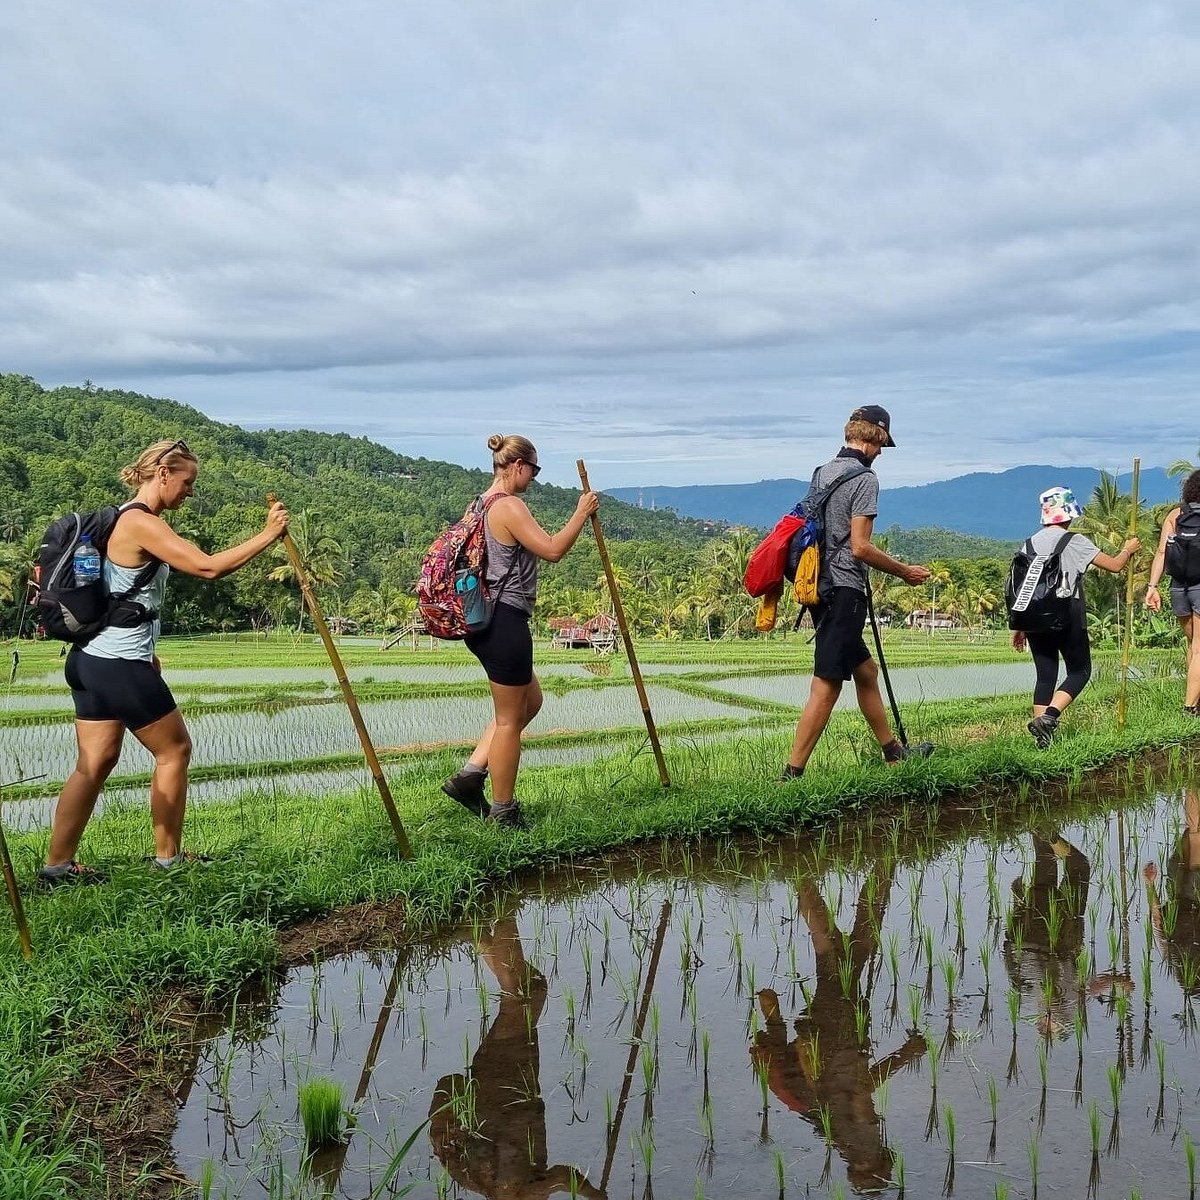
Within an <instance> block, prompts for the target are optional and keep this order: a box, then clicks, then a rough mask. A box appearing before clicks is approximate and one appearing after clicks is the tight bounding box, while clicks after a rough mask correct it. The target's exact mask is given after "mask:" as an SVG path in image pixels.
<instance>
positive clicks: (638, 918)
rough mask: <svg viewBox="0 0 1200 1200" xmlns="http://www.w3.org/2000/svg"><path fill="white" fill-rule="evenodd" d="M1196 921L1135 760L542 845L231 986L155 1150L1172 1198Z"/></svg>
mask: <svg viewBox="0 0 1200 1200" xmlns="http://www.w3.org/2000/svg"><path fill="white" fill-rule="evenodd" d="M1198 939H1200V801H1198V795H1197V790H1196V786H1195V781H1189V780H1188V779H1186V778H1185V779H1177V780H1172V781H1171V782H1170V783H1166V782H1162V781H1156V780H1155V779H1153V778H1150V777H1149V776H1148V774H1145V775H1144V774H1143V772H1142V768H1141V767H1138V768H1136V770H1134V769H1130V770H1129V771H1122V772H1120V773H1114V774H1110V775H1108V776H1107V777H1106V781H1105V782H1104V784H1103V785H1102V786H1101V785H1099V784H1093V783H1091V782H1085V784H1084V789H1083V790H1076V791H1075V792H1074V793H1072V792H1071V791H1070V790H1068V792H1066V793H1063V794H1056V795H1054V796H1051V797H1049V798H1047V799H1046V800H1044V801H1034V802H1032V803H1029V804H1021V803H1018V802H1017V801H1016V800H1015V799H1014V800H1013V801H1012V802H1011V803H1009V802H1007V801H1001V802H999V803H996V802H994V801H993V802H989V803H987V804H961V805H946V806H943V807H937V806H928V807H926V806H916V807H908V808H905V809H903V810H897V811H895V812H892V813H888V814H882V813H880V814H874V815H868V814H859V815H856V816H854V817H852V818H848V819H847V820H846V821H845V822H844V824H843V825H842V826H841V827H840V828H839V829H836V830H834V829H830V830H827V831H826V832H824V833H822V832H820V831H818V832H815V833H811V834H808V835H806V836H805V837H799V838H794V839H791V838H789V839H778V840H770V841H761V840H756V841H751V842H746V841H740V842H726V843H723V844H721V845H719V846H716V847H712V848H708V849H704V850H701V849H699V848H696V847H692V848H688V847H679V846H670V847H663V848H661V849H656V850H654V851H652V852H647V853H644V854H643V855H641V856H640V857H638V858H632V859H630V858H626V859H624V860H622V861H621V862H619V863H599V862H591V863H586V864H582V865H577V866H574V867H566V868H562V869H560V870H559V871H557V872H555V873H547V874H545V875H542V876H539V877H537V878H534V879H531V880H528V881H525V885H524V886H523V887H522V889H521V890H520V891H519V892H517V893H514V894H511V895H505V896H502V897H499V898H497V899H496V901H495V902H494V904H493V905H492V907H491V908H490V909H489V910H487V911H486V912H484V913H483V914H481V915H480V916H479V918H478V919H476V920H475V921H474V922H473V923H472V925H471V926H469V927H464V928H462V929H460V930H458V931H457V932H456V933H454V934H453V935H452V936H449V937H447V938H445V939H444V940H441V941H438V942H435V943H431V944H423V945H418V946H413V947H408V948H405V949H403V950H399V951H397V950H388V951H380V952H375V953H364V954H359V955H350V956H344V957H339V958H333V959H330V960H328V961H325V962H322V963H318V964H315V965H306V966H302V967H298V968H295V969H293V970H290V971H288V972H287V973H286V975H284V976H282V977H281V978H279V979H278V980H276V981H274V982H273V983H272V984H271V986H269V987H268V988H266V989H265V990H264V989H262V988H260V989H259V990H257V991H256V992H253V993H251V992H247V993H246V994H244V995H243V996H242V997H241V998H240V999H239V1001H238V1003H237V1005H236V1008H235V1009H234V1011H233V1012H232V1013H228V1014H225V1015H224V1016H223V1017H222V1018H221V1019H220V1020H219V1021H218V1022H217V1024H216V1026H215V1027H214V1029H213V1030H212V1031H211V1032H212V1036H211V1037H210V1038H209V1039H208V1040H205V1041H203V1042H201V1043H199V1044H198V1046H197V1050H196V1060H195V1070H194V1074H193V1075H192V1076H191V1077H190V1078H189V1079H188V1081H187V1083H186V1085H185V1088H184V1090H183V1094H182V1096H181V1108H180V1114H179V1124H178V1130H177V1135H176V1138H175V1153H176V1159H177V1163H178V1166H179V1168H180V1169H181V1170H183V1171H185V1172H186V1173H187V1174H188V1175H190V1176H191V1177H193V1178H199V1179H201V1180H202V1181H205V1183H206V1187H207V1189H208V1190H207V1192H206V1193H205V1194H208V1195H213V1196H222V1195H224V1196H227V1197H233V1196H245V1197H268V1196H277V1195H278V1196H282V1195H294V1194H303V1195H307V1194H312V1195H321V1194H327V1195H331V1196H336V1197H364V1196H368V1195H393V1194H395V1195H399V1194H408V1195H413V1196H421V1197H438V1196H453V1197H475V1196H484V1197H501V1196H503V1197H514V1198H515V1197H535V1196H536V1197H547V1196H550V1195H562V1196H568V1195H574V1196H587V1197H598V1196H611V1197H631V1198H642V1200H649V1198H651V1197H655V1196H657V1197H659V1200H677V1198H688V1197H700V1196H707V1197H718V1196H731V1197H736V1198H738V1200H744V1198H748V1197H779V1196H784V1197H801V1196H806V1197H807V1196H819V1197H836V1196H842V1197H846V1196H850V1195H860V1194H861V1195H865V1194H879V1193H889V1194H893V1195H900V1194H904V1195H907V1196H915V1197H928V1196H937V1195H947V1196H956V1197H962V1198H964V1200H966V1198H985V1197H986V1198H988V1200H992V1198H995V1197H999V1196H1012V1197H1016V1196H1022V1197H1026V1196H1038V1195H1041V1196H1047V1197H1050V1196H1063V1197H1080V1198H1082V1197H1093V1196H1094V1197H1097V1198H1100V1197H1121V1198H1126V1197H1130V1196H1133V1195H1143V1196H1151V1195H1153V1196H1160V1197H1165V1196H1172V1197H1176V1196H1177V1197H1184V1196H1188V1195H1189V1189H1190V1188H1192V1187H1193V1185H1194V1176H1193V1172H1194V1170H1195V1156H1194V1150H1193V1140H1192V1139H1193V1138H1194V1137H1195V1136H1196V1134H1197V1132H1198V1131H1200V1110H1198V1109H1197V1104H1196V1100H1197V1093H1198V1089H1200V1061H1198V1059H1197V1054H1196V1032H1197V1026H1196V1020H1197V1009H1196V1005H1197V1000H1198V998H1200V941H1198ZM330 1085H332V1087H333V1089H334V1090H335V1093H336V1096H337V1098H335V1100H334V1102H333V1104H332V1107H331V1112H332V1113H333V1114H334V1127H335V1128H334V1130H333V1132H334V1134H335V1135H337V1134H338V1133H339V1132H340V1136H335V1137H334V1140H333V1141H332V1143H331V1144H328V1145H326V1146H325V1147H324V1148H322V1149H312V1150H311V1151H310V1149H308V1148H307V1146H308V1144H307V1141H306V1134H305V1122H308V1123H309V1124H310V1126H311V1125H312V1124H313V1122H314V1121H315V1120H316V1115H317V1111H318V1107H319V1106H318V1103H317V1102H318V1099H319V1091H320V1088H321V1087H322V1086H325V1087H326V1088H327V1089H328V1087H329V1086H330ZM342 1110H346V1111H348V1112H349V1113H350V1114H351V1115H350V1117H349V1123H348V1124H347V1119H346V1117H345V1116H344V1115H342ZM410 1138H412V1142H411V1145H410V1146H409V1147H408V1148H407V1150H405V1144H406V1143H407V1142H408V1141H409V1139H410ZM297 1181H299V1182H297ZM405 1187H410V1188H411V1190H410V1191H408V1192H407V1193H406V1192H404V1188H405Z"/></svg>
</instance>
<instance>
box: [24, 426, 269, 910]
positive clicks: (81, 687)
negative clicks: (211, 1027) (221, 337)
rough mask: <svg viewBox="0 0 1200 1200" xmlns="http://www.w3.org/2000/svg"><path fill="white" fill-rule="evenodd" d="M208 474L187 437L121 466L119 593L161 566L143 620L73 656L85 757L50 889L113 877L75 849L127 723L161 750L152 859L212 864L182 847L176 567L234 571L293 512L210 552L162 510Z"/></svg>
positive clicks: (108, 565)
mask: <svg viewBox="0 0 1200 1200" xmlns="http://www.w3.org/2000/svg"><path fill="white" fill-rule="evenodd" d="M198 470H199V463H198V462H197V459H196V456H195V454H193V453H192V451H191V450H189V449H188V445H187V443H186V442H184V441H174V442H172V441H168V440H165V439H164V440H163V441H160V442H155V443H154V445H152V446H148V447H147V448H146V449H145V450H143V451H142V453H141V454H139V455H138V457H137V459H136V460H135V461H134V462H132V463H130V464H129V466H127V467H125V469H124V470H123V471H122V472H121V482H122V483H124V484H125V486H126V487H127V488H128V489H129V490H130V491H131V492H133V493H134V497H133V499H132V500H131V501H129V502H128V503H127V504H125V505H124V506H123V507H122V510H121V513H120V516H119V517H118V519H117V523H116V525H115V526H113V530H112V533H111V535H110V536H109V540H108V549H107V553H106V555H105V558H104V582H105V584H106V586H107V588H108V590H109V592H110V593H117V592H125V591H128V589H129V588H131V587H133V586H134V583H135V580H136V579H137V577H138V576H139V574H141V573H142V572H143V571H144V570H145V568H146V567H148V566H149V565H150V564H151V563H153V562H157V563H158V564H159V567H158V570H157V571H155V572H154V574H153V576H152V577H151V578H150V580H149V581H148V582H147V583H145V584H144V586H143V587H141V589H140V590H138V591H136V592H134V593H133V594H132V595H131V596H130V597H129V599H130V600H131V601H133V602H136V603H138V604H140V605H142V606H143V608H145V610H146V620H145V621H144V622H143V623H142V624H140V625H133V626H128V627H121V628H116V627H114V626H108V627H107V628H105V629H102V630H101V631H100V632H99V633H98V634H97V635H96V636H95V637H93V638H92V639H91V640H90V641H88V642H87V643H85V644H83V645H77V646H74V647H72V649H71V652H70V653H69V654H68V655H67V662H66V671H65V674H66V678H67V683H68V684H69V685H70V688H71V696H72V699H73V700H74V701H75V738H76V741H77V743H78V757H77V760H76V763H75V770H74V771H73V772H72V773H71V777H70V778H69V779H68V780H67V782H66V783H65V784H64V785H63V790H62V793H61V794H60V795H59V798H58V804H57V806H56V807H55V810H54V820H53V823H52V825H51V829H50V846H49V850H48V851H47V854H46V865H45V866H44V867H42V869H41V870H40V871H38V882H39V883H40V884H41V885H42V886H44V887H56V886H58V885H59V884H65V883H101V882H103V881H104V879H105V876H104V874H103V873H102V872H100V871H97V870H95V869H93V868H91V867H85V866H83V865H82V864H81V863H79V862H76V861H75V854H76V851H77V850H78V847H79V841H80V839H81V838H82V837H83V831H84V829H85V827H86V826H87V823H88V818H89V817H91V815H92V809H93V808H94V807H95V804H96V798H97V797H98V796H99V795H100V789H101V788H102V787H103V786H104V782H105V780H106V779H107V778H108V776H109V774H110V773H111V771H112V769H113V767H115V766H116V765H117V760H118V759H119V758H120V756H121V745H122V742H123V741H124V738H125V730H126V729H128V730H130V732H132V734H133V736H134V737H136V738H137V740H138V741H139V742H141V743H142V745H143V746H145V747H146V749H147V750H149V751H150V753H151V754H152V755H154V773H153V775H152V776H151V779H150V815H151V818H152V820H153V823H154V857H153V858H152V860H151V861H152V863H153V864H154V865H155V866H156V867H159V868H162V869H163V870H170V869H171V868H173V867H176V866H179V865H180V864H181V863H184V862H188V861H203V856H202V855H195V854H186V853H184V852H183V850H182V849H181V848H180V838H181V836H182V834H183V816H184V808H185V806H186V802H187V782H188V781H187V772H188V763H189V761H190V760H191V755H192V740H191V737H190V736H189V735H188V731H187V726H186V725H184V723H183V717H182V716H181V715H180V713H179V709H178V707H177V706H176V704H175V698H174V697H173V696H172V695H171V689H170V688H169V687H167V685H166V683H165V682H164V681H163V678H162V673H161V668H160V664H159V661H158V656H157V655H156V654H155V652H154V650H155V644H156V642H157V641H158V635H159V626H160V622H159V617H158V614H159V611H160V610H161V608H162V603H163V599H164V597H165V595H166V590H167V575H168V573H169V570H170V568H172V567H174V568H175V570H177V571H182V572H183V573H184V574H185V575H195V576H196V577H197V578H200V579H221V578H222V577H223V576H225V575H229V574H230V573H231V572H233V571H236V570H238V568H239V567H244V566H245V565H246V563H248V562H249V561H250V560H251V559H252V558H255V557H257V556H258V555H259V554H261V553H262V552H263V551H264V550H266V549H267V548H268V547H269V546H271V545H272V544H273V543H274V542H275V541H277V540H278V539H279V538H280V537H282V536H283V533H284V532H285V531H286V529H287V525H288V514H287V510H286V509H285V508H284V507H283V505H282V504H275V505H272V507H271V510H270V512H269V513H268V514H267V522H266V525H265V526H264V527H263V529H262V532H261V533H257V534H255V535H254V537H252V538H250V539H249V540H248V541H245V542H242V543H241V545H238V546H232V547H230V548H229V549H228V550H222V551H221V552H220V553H218V554H205V553H204V551H203V550H201V549H200V547H199V546H197V545H195V544H194V543H192V542H189V541H186V540H185V539H184V538H181V537H180V536H179V534H177V533H176V532H175V531H174V530H173V529H172V528H171V527H170V525H168V524H167V523H166V521H164V520H163V519H162V516H161V514H162V513H163V512H165V511H167V510H168V509H177V508H179V507H181V506H182V504H183V502H184V501H185V500H186V499H187V498H188V497H189V496H190V495H191V494H192V491H193V489H194V487H195V484H196V473H197V471H198Z"/></svg>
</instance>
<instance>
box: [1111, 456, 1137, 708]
mask: <svg viewBox="0 0 1200 1200" xmlns="http://www.w3.org/2000/svg"><path fill="white" fill-rule="evenodd" d="M1141 470H1142V460H1141V459H1140V458H1135V459H1134V460H1133V503H1132V504H1131V505H1130V506H1129V536H1130V537H1137V527H1138V476H1139V475H1140V474H1141ZM1132 634H1133V555H1132V554H1131V555H1130V556H1129V562H1128V563H1127V564H1126V566H1125V631H1124V636H1123V637H1122V638H1121V690H1120V692H1119V693H1118V695H1117V728H1118V729H1124V728H1125V687H1126V684H1127V683H1128V680H1129V647H1130V643H1131V641H1132V640H1133V638H1132Z"/></svg>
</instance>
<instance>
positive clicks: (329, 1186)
mask: <svg viewBox="0 0 1200 1200" xmlns="http://www.w3.org/2000/svg"><path fill="white" fill-rule="evenodd" d="M403 963H404V958H403V956H402V954H401V952H400V951H397V952H396V963H395V966H394V967H393V968H392V977H391V979H390V980H389V981H388V985H387V991H386V992H385V994H384V997H383V1003H382V1004H381V1005H380V1006H379V1016H378V1017H376V1019H375V1032H374V1033H373V1034H372V1035H371V1044H370V1046H368V1047H367V1057H366V1058H365V1059H364V1060H363V1068H362V1073H361V1074H360V1075H359V1077H358V1087H357V1088H355V1089H354V1099H353V1100H352V1101H351V1102H350V1109H351V1111H352V1112H356V1111H357V1110H358V1106H359V1105H360V1104H361V1103H362V1102H363V1098H364V1097H365V1096H366V1094H367V1088H368V1087H370V1086H371V1076H372V1075H373V1074H374V1073H375V1063H376V1061H377V1060H378V1058H379V1051H380V1049H381V1048H382V1046H383V1037H384V1034H386V1033H387V1027H388V1025H389V1024H390V1023H391V1019H392V1012H393V1011H394V1009H395V1006H396V993H397V992H398V991H399V990H400V976H401V974H402V973H403V971H402V967H403ZM350 1136H351V1131H350V1130H347V1131H346V1134H345V1136H344V1137H343V1139H342V1141H341V1143H340V1144H339V1145H338V1146H335V1147H334V1149H333V1152H332V1154H330V1155H329V1157H328V1158H326V1159H325V1160H323V1161H322V1162H321V1163H320V1166H319V1167H316V1168H315V1169H316V1170H317V1171H318V1173H319V1174H320V1175H321V1176H322V1178H323V1180H324V1183H325V1194H326V1195H327V1196H333V1195H336V1194H337V1191H338V1182H339V1181H340V1179H341V1177H342V1171H343V1170H345V1167H346V1156H347V1155H348V1154H349V1153H350ZM381 1194H382V1193H381Z"/></svg>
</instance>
